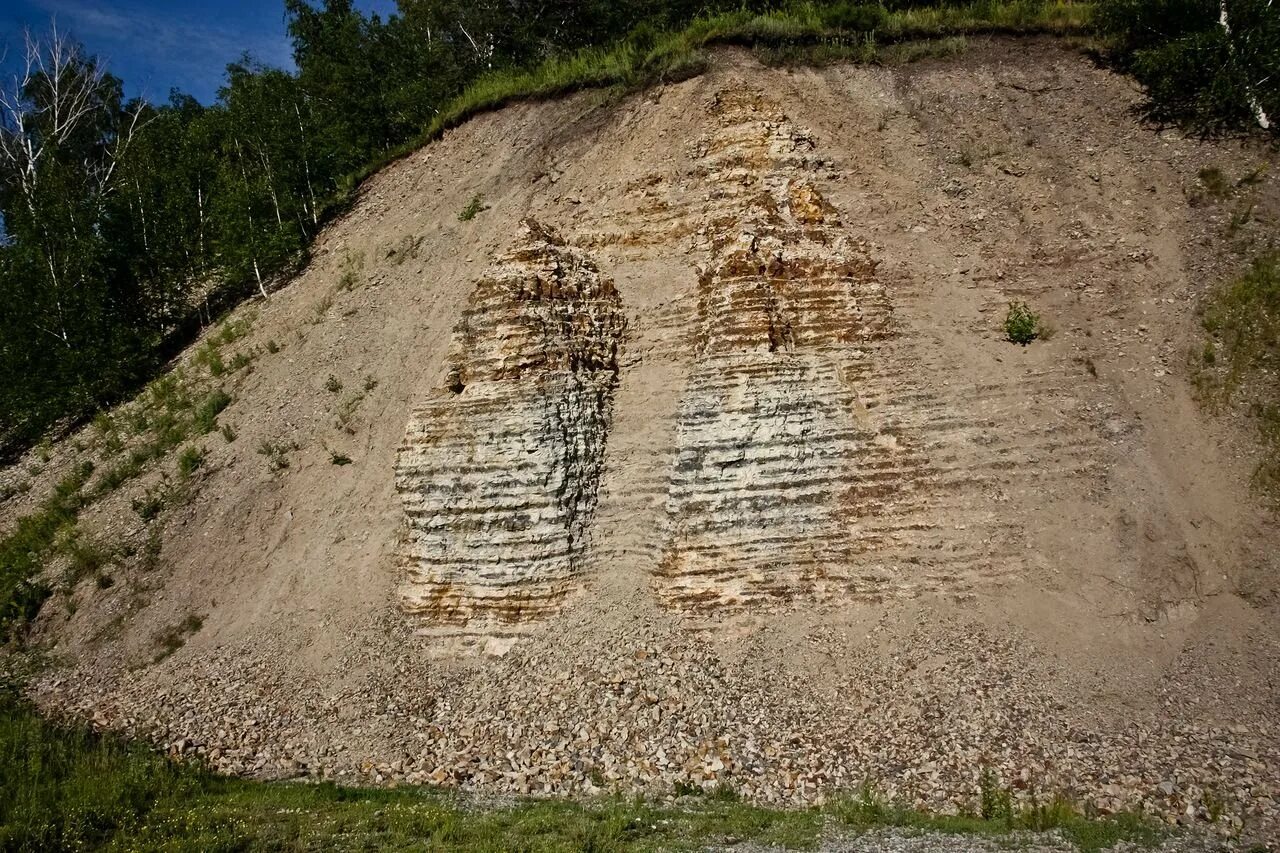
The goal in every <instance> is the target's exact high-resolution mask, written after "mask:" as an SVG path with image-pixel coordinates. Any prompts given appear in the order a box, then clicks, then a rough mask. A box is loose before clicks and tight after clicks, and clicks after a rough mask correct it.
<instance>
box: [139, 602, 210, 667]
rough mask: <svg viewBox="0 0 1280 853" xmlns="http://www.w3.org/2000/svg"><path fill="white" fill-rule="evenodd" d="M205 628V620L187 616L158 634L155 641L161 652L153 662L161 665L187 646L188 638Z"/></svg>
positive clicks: (157, 653)
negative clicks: (161, 662)
mask: <svg viewBox="0 0 1280 853" xmlns="http://www.w3.org/2000/svg"><path fill="white" fill-rule="evenodd" d="M203 627H204V618H203V617H201V616H197V615H195V614H194V613H193V614H190V615H188V616H186V617H185V618H184V619H183V620H182V621H181V622H178V623H177V624H175V625H170V626H168V627H167V628H165V629H163V630H162V631H160V632H159V633H157V634H156V635H155V637H154V638H153V639H154V641H155V644H156V646H157V647H158V649H159V650H158V651H157V652H156V655H155V657H154V658H152V662H153V663H160V661H162V660H164V659H165V658H167V657H169V656H170V655H171V654H173V653H174V652H176V651H177V650H178V649H180V648H182V647H183V646H185V645H186V644H187V640H188V638H190V637H191V636H192V635H193V634H195V633H196V632H197V631H199V630H200V629H201V628H203Z"/></svg>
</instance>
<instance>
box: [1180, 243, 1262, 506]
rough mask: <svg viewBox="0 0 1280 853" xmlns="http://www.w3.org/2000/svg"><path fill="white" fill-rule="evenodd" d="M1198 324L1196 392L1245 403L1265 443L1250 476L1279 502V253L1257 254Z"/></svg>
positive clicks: (1221, 401) (1218, 402)
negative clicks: (1203, 335) (1202, 336)
mask: <svg viewBox="0 0 1280 853" xmlns="http://www.w3.org/2000/svg"><path fill="white" fill-rule="evenodd" d="M1204 328H1205V331H1206V332H1207V333H1208V334H1209V336H1210V339H1209V340H1208V341H1206V342H1205V345H1204V348H1203V350H1202V351H1201V353H1200V355H1199V359H1200V361H1201V365H1200V367H1199V369H1198V370H1197V372H1196V379H1197V384H1198V385H1199V387H1200V391H1201V394H1202V396H1203V397H1204V398H1205V399H1206V401H1207V402H1209V403H1210V404H1211V405H1214V406H1224V405H1233V404H1237V403H1239V404H1242V405H1244V406H1245V407H1246V409H1247V411H1248V413H1249V415H1250V416H1251V417H1252V418H1253V419H1254V421H1255V422H1256V423H1257V425H1258V430H1259V432H1260V434H1261V436H1262V441H1263V444H1264V447H1265V450H1264V454H1263V459H1262V461H1261V463H1260V464H1259V465H1258V468H1257V470H1256V472H1255V474H1254V481H1255V483H1256V484H1257V485H1258V487H1259V488H1260V489H1261V490H1262V491H1263V492H1265V493H1266V494H1269V495H1270V496H1272V497H1273V498H1275V499H1276V500H1278V501H1280V381H1277V377H1280V252H1277V251H1272V252H1268V253H1267V254H1264V255H1262V256H1261V257H1259V258H1258V259H1256V260H1255V261H1254V262H1253V264H1252V265H1251V266H1250V268H1249V269H1248V270H1247V271H1246V272H1245V273H1244V274H1243V275H1241V276H1240V277H1239V278H1237V279H1235V280H1234V281H1232V282H1229V283H1228V284H1226V285H1224V286H1222V287H1220V288H1218V289H1217V290H1216V291H1215V292H1214V293H1213V294H1212V295H1211V296H1210V297H1209V301H1208V303H1207V304H1206V307H1205V311H1204Z"/></svg>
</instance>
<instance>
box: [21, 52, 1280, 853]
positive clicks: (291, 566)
mask: <svg viewBox="0 0 1280 853" xmlns="http://www.w3.org/2000/svg"><path fill="white" fill-rule="evenodd" d="M1138 97H1139V96H1138V93H1137V92H1136V91H1135V90H1134V88H1133V86H1132V84H1131V83H1130V82H1128V81H1126V80H1125V79H1123V78H1120V77H1117V76H1115V75H1112V74H1110V73H1108V72H1106V71H1103V70H1099V69H1097V68H1095V67H1093V66H1092V65H1091V64H1090V63H1089V62H1088V61H1087V60H1086V59H1085V58H1083V57H1082V56H1080V55H1079V54H1077V53H1074V52H1071V51H1068V50H1065V49H1063V48H1060V47H1058V46H1056V45H1054V44H1051V43H1038V42H1020V43H1008V42H994V43H991V44H987V45H974V46H973V47H972V48H971V50H970V52H969V53H968V54H967V55H964V56H962V57H959V58H955V59H949V60H928V61H924V62H920V63H918V64H915V65H911V66H904V67H898V68H866V67H834V68H827V69H821V70H797V71H783V70H768V69H764V68H761V67H760V66H758V65H757V64H756V63H755V62H754V60H752V59H750V58H749V57H747V56H745V55H738V54H725V55H723V56H721V57H720V58H719V60H718V61H717V63H716V67H715V70H713V71H712V72H709V73H707V74H706V75H704V76H702V77H699V78H696V79H693V80H689V81H687V82H683V83H679V84H675V85H670V86H665V87H661V88H658V89H654V90H652V91H649V92H647V93H645V94H643V95H637V96H633V97H629V98H626V99H624V100H622V101H620V102H602V101H601V100H600V98H599V97H598V96H595V95H591V94H587V95H581V96H578V97H574V98H570V99H567V100H564V101H561V102H557V103H549V104H538V105H525V106H516V107H512V108H508V109H506V110H504V111H502V112H500V113H497V114H493V115H488V116H484V117H482V118H478V119H476V120H473V121H472V122H470V123H468V124H467V125H466V126H464V127H463V128H461V129H459V130H457V131H455V132H453V133H451V134H449V135H448V136H447V137H446V138H445V139H444V140H443V141H441V142H439V143H437V144H433V145H431V146H429V147H428V148H426V149H424V150H422V151H420V152H418V153H416V154H414V155H412V156H410V157H408V158H406V159H405V160H403V161H401V162H399V163H397V164H395V165H394V166H392V167H390V168H388V169H386V170H385V171H384V172H382V173H381V174H379V175H378V176H377V177H375V178H374V179H372V180H371V181H370V182H369V183H368V184H367V185H366V187H365V189H364V191H363V197H362V199H361V201H360V202H359V204H358V205H357V206H356V207H355V209H354V210H352V212H351V213H350V214H349V215H348V216H346V217H345V219H344V220H343V221H341V222H338V223H337V224H335V225H333V226H332V227H331V228H329V229H328V230H327V232H326V233H325V234H324V235H323V237H322V238H321V239H320V241H319V242H318V244H317V246H316V251H315V256H314V259H313V261H312V262H311V264H310V265H309V266H308V268H307V269H306V270H305V271H304V272H303V273H302V274H301V275H300V276H298V277H297V279H296V280H294V281H292V282H291V283H289V284H288V286H286V287H284V288H282V289H281V290H280V291H279V292H277V293H276V294H274V295H273V297H272V298H271V300H270V301H269V302H267V303H260V304H257V305H255V306H252V307H249V308H245V309H242V311H252V312H253V313H254V317H255V319H254V324H253V329H252V332H251V333H250V335H249V337H248V338H246V339H245V340H244V341H243V342H242V344H240V346H243V347H245V348H251V347H255V346H256V347H260V348H263V349H264V350H265V349H266V348H267V346H268V342H272V344H273V346H272V347H271V348H272V349H276V350H278V351H277V352H265V351H264V352H263V354H262V355H261V356H260V357H259V358H258V359H257V360H256V361H255V362H254V365H253V369H252V371H251V372H249V373H247V374H240V376H239V378H237V379H235V380H234V387H233V388H232V393H233V396H234V398H235V402H234V403H233V404H232V405H231V407H230V408H229V409H228V410H227V411H226V412H225V413H224V414H223V416H222V421H223V423H226V424H229V425H231V426H233V428H234V432H235V433H236V439H235V440H234V441H232V442H225V441H224V440H223V439H222V438H221V437H219V436H217V435H216V434H215V435H213V436H210V437H209V439H208V440H207V441H206V442H205V444H206V446H207V450H208V455H207V460H206V462H205V464H204V467H203V468H202V469H201V471H200V472H199V473H198V474H197V475H196V476H197V483H196V489H195V493H194V496H193V497H192V499H191V500H190V501H189V503H187V504H186V505H185V506H181V507H178V508H175V509H172V510H170V511H169V512H168V514H167V515H166V516H164V517H163V518H162V519H161V520H159V521H156V522H151V524H152V526H158V525H160V524H163V525H164V528H163V529H164V533H163V548H162V550H161V552H160V557H159V566H158V568H154V569H151V570H150V571H149V572H143V571H142V570H140V569H139V570H135V571H125V570H121V572H120V577H119V578H118V580H117V583H116V584H115V585H114V586H112V587H111V588H110V589H105V590H104V589H99V588H98V587H97V586H95V585H94V584H92V583H86V584H85V585H84V586H82V587H81V588H80V589H78V590H77V591H76V592H75V593H74V601H75V604H76V607H75V609H74V613H73V615H67V613H68V608H66V607H62V606H60V604H59V603H58V602H53V603H51V604H50V605H48V607H47V608H46V613H45V618H44V620H43V625H42V629H41V631H42V636H43V637H44V638H45V639H46V640H47V641H48V642H49V643H50V644H51V647H52V652H53V654H54V656H55V658H56V659H58V660H60V661H62V662H63V663H64V666H62V667H60V668H58V669H56V670H55V671H53V672H51V673H50V674H49V675H48V676H46V677H45V678H44V680H43V681H42V683H41V685H40V687H39V691H38V692H39V696H40V698H41V700H42V701H43V702H44V703H46V704H47V705H49V706H50V707H59V708H65V709H70V710H73V711H75V712H77V713H80V714H83V715H84V716H86V717H91V718H93V719H95V720H97V721H98V722H99V723H100V724H103V725H108V726H112V727H119V728H126V729H129V730H133V731H140V732H145V733H147V734H149V735H151V736H153V737H156V738H157V739H160V740H163V741H164V742H167V743H178V746H177V748H179V749H192V750H196V751H199V752H201V753H204V754H205V755H207V756H208V757H209V758H210V759H211V760H212V761H213V762H214V763H215V764H216V765H218V766H220V767H222V768H224V769H227V770H229V771H233V772H248V773H254V774H258V775H263V776H280V775H294V774H304V773H305V774H311V775H323V776H327V777H337V778H347V779H352V778H361V779H365V780H375V781H385V780H403V779H407V780H410V781H415V782H423V781H429V782H436V783H441V784H446V785H456V786H460V787H462V788H466V789H475V790H482V791H522V792H523V791H531V792H550V793H573V792H584V791H587V792H589V791H594V790H599V789H602V788H603V789H613V788H622V789H628V790H629V789H642V790H649V791H669V790H670V789H671V788H672V786H673V785H674V784H676V783H677V782H684V783H690V784H695V785H700V786H713V785H717V784H726V785H731V786H733V787H734V788H736V789H737V790H739V791H741V792H742V793H743V794H745V795H747V796H749V797H753V798H757V799H761V800H767V801H775V802H788V803H805V802H812V801H814V800H817V799H820V798H822V797H824V796H829V795H831V794H832V793H833V792H836V791H839V790H848V789H852V788H856V787H857V786H859V785H860V784H862V783H863V782H864V781H866V780H871V781H873V782H875V783H876V784H877V785H878V786H879V787H880V788H881V789H882V790H883V791H884V792H885V793H887V794H889V795H893V796H900V797H903V798H905V799H907V800H910V801H916V802H919V803H921V804H926V805H929V806H932V807H938V808H971V807H972V806H973V804H974V796H975V792H976V790H977V780H978V777H979V774H980V772H981V770H982V768H983V767H985V766H990V767H991V768H993V769H994V770H995V771H996V772H997V773H998V774H999V775H1000V777H1001V779H1002V780H1003V782H1005V783H1007V784H1011V785H1013V786H1014V788H1015V789H1016V790H1017V791H1019V792H1021V794H1020V795H1025V794H1026V793H1027V792H1028V791H1030V790H1031V789H1033V788H1038V789H1039V790H1041V791H1055V792H1062V793H1065V794H1068V795H1070V796H1073V797H1075V798H1077V799H1079V800H1080V801H1082V802H1084V803H1087V804H1089V805H1091V806H1095V807H1097V808H1099V809H1101V810H1104V811H1106V810H1115V809H1119V808H1134V807H1143V808H1146V809H1148V810H1152V811H1155V812H1157V813H1159V814H1161V815H1163V816H1166V817H1168V818H1169V819H1174V818H1176V817H1182V818H1183V819H1193V818H1196V817H1199V818H1205V817H1207V816H1209V815H1210V813H1212V814H1215V815H1216V814H1217V813H1218V812H1219V811H1220V810H1221V811H1223V812H1225V814H1226V815H1227V816H1228V818H1229V819H1228V821H1227V822H1226V824H1225V825H1232V826H1239V822H1240V821H1241V820H1243V822H1244V825H1245V832H1246V834H1247V835H1252V836H1254V837H1267V836H1268V835H1269V834H1270V833H1274V832H1280V823H1277V809H1278V808H1280V806H1278V805H1277V802H1276V799H1275V798H1276V797H1277V796H1280V791H1278V790H1277V789H1278V788H1280V785H1278V784H1277V780H1278V779H1280V751H1278V744H1280V732H1278V731H1277V729H1276V723H1277V715H1278V713H1280V712H1278V709H1280V703H1278V702H1280V669H1278V668H1280V663H1278V661H1280V654H1278V652H1280V628H1278V627H1277V621H1276V615H1277V610H1276V605H1275V601H1276V599H1275V593H1276V579H1277V578H1278V577H1280V548H1278V547H1277V545H1278V544H1280V543H1278V541H1277V540H1278V538H1280V537H1277V531H1276V525H1275V520H1274V516H1273V515H1268V514H1267V512H1266V510H1265V509H1264V507H1263V506H1262V505H1261V503H1260V501H1259V499H1258V498H1257V496H1256V495H1253V494H1251V493H1250V491H1249V486H1248V482H1249V476H1250V472H1251V470H1252V465H1253V462H1254V461H1253V459H1252V458H1251V455H1250V454H1251V453H1252V452H1253V450H1252V445H1251V444H1250V441H1249V435H1248V433H1247V432H1243V431H1236V429H1235V428H1234V427H1233V426H1231V425H1230V424H1229V423H1227V422H1224V421H1216V420H1214V419H1212V418H1210V417H1209V416H1207V415H1206V414H1204V413H1203V412H1202V410H1201V408H1200V407H1199V405H1198V404H1197V403H1196V402H1195V400H1194V398H1193V393H1192V386H1191V383H1190V382H1189V381H1188V378H1187V375H1186V374H1187V352H1188V349H1189V348H1191V347H1194V346H1196V344H1197V342H1198V341H1197V320H1196V317H1195V312H1194V308H1195V305H1196V304H1197V301H1198V299H1199V298H1200V296H1201V295H1202V294H1203V293H1204V291H1205V290H1206V288H1208V287H1209V286H1210V285H1211V284H1213V283H1214V282H1216V281H1217V280H1219V278H1220V277H1221V276H1222V275H1224V274H1226V273H1228V272H1230V271H1231V270H1232V269H1233V268H1234V267H1235V266H1238V265H1239V263H1240V257H1241V255H1237V254H1234V253H1233V252H1234V249H1235V244H1231V243H1229V242H1228V241H1227V240H1225V239H1224V238H1223V237H1222V236H1221V234H1222V230H1223V228H1224V227H1225V226H1221V225H1220V223H1221V221H1222V220H1223V219H1224V218H1225V217H1226V216H1227V215H1228V214H1227V213H1226V212H1223V211H1219V210H1216V209H1212V210H1206V209H1204V208H1197V207H1193V206H1192V205H1191V204H1189V201H1188V196H1189V194H1191V193H1193V192H1194V190H1195V187H1196V175H1197V172H1198V170H1199V169H1201V168H1203V167H1205V166H1209V165H1212V166H1216V167H1219V168H1221V169H1222V170H1223V171H1224V172H1226V173H1227V174H1230V175H1243V174H1245V173H1246V172H1249V171H1251V170H1253V169H1255V168H1256V167H1257V166H1258V165H1259V164H1260V163H1261V162H1262V161H1263V159H1265V157H1266V156H1268V155H1266V154H1265V153H1263V152H1260V151H1256V150H1251V149H1249V148H1247V147H1244V148H1242V147H1240V146H1238V145H1230V144H1223V145H1206V144H1201V143H1198V142H1196V141H1193V140H1188V139H1185V138H1183V137H1181V136H1180V135H1178V134H1176V133H1171V132H1164V133H1159V132H1157V131H1156V130H1154V129H1152V128H1149V127H1146V126H1143V125H1142V124H1141V123H1140V122H1138V121H1137V120H1136V119H1135V118H1134V116H1133V113H1132V112H1131V110H1132V107H1133V106H1134V105H1135V103H1136V102H1137V100H1138ZM1256 192H1257V193H1258V194H1259V197H1260V198H1262V199H1263V201H1262V203H1261V204H1260V206H1259V207H1258V208H1257V211H1258V213H1257V215H1256V216H1255V218H1254V221H1253V222H1251V223H1248V224H1246V225H1245V226H1244V229H1245V230H1244V231H1243V232H1241V233H1240V234H1237V235H1235V238H1234V239H1236V240H1237V241H1242V240H1246V239H1247V238H1248V237H1249V235H1250V234H1251V233H1253V232H1252V231H1250V230H1249V229H1260V228H1265V227H1268V226H1267V216H1270V215H1273V213H1268V211H1273V209H1274V199H1275V197H1276V195H1277V190H1276V178H1275V177H1274V176H1272V177H1269V178H1267V179H1266V182H1264V184H1263V185H1262V186H1261V188H1260V189H1258V190H1256ZM477 193H480V194H482V195H483V198H484V200H485V202H486V203H487V204H488V205H489V206H490V207H489V209H488V210H485V211H483V212H481V213H480V214H479V215H478V216H476V217H475V218H474V219H473V220H471V221H467V222H463V221H459V219H458V212H459V211H460V210H462V209H463V208H464V206H466V204H467V202H468V200H469V199H471V198H472V197H473V196H474V195H475V194H477ZM1268 205H1271V206H1270V207H1269V206H1268ZM529 218H531V219H532V220H534V222H533V223H532V224H529V225H522V224H521V223H522V222H523V221H524V220H526V219H529ZM1271 227H1273V224H1272V226H1271ZM347 270H356V271H357V275H356V277H355V278H356V284H355V286H354V287H350V288H349V289H347V288H342V287H339V286H338V285H339V283H340V281H341V280H342V278H343V275H344V271H347ZM347 284H351V279H350V278H348V280H347ZM1011 299H1022V300H1026V301H1027V302H1028V303H1029V304H1030V305H1031V306H1033V307H1034V308H1035V309H1037V310H1039V311H1041V312H1042V313H1043V314H1044V315H1045V316H1046V317H1047V318H1048V319H1049V320H1050V321H1051V322H1052V324H1053V325H1054V326H1055V327H1056V334H1054V335H1053V336H1052V338H1051V339H1049V340H1044V341H1039V342H1036V343H1035V344H1034V345H1032V346H1030V347H1027V348H1022V347H1018V346H1014V345H1012V344H1010V343H1008V342H1006V341H1004V340H1002V329H1001V325H1002V321H1003V318H1004V314H1005V309H1006V306H1007V304H1008V302H1009V301H1010V300H1011ZM331 376H332V377H334V378H335V379H336V382H330V381H329V379H330V377H331ZM339 384H340V385H341V389H340V390H334V389H335V388H337V386H338V385H339ZM326 386H327V387H326ZM406 436H407V437H406ZM264 443H268V444H272V445H275V446H276V448H277V451H276V453H275V456H276V458H277V459H278V460H282V461H286V462H287V467H281V465H279V464H276V465H272V464H271V462H270V458H269V455H270V454H265V453H263V452H260V451H263V450H266V449H267V448H265V447H264ZM295 446H296V449H294V448H295ZM86 452H93V451H92V448H90V450H88V451H86ZM335 454H337V455H338V456H345V457H349V458H350V460H351V463H352V464H350V465H336V464H333V459H334V455H335ZM54 467H55V469H56V465H55V466H54ZM273 469H274V470H273ZM49 476H52V475H51V474H50V475H49ZM155 476H158V475H155ZM154 480H155V478H154V476H153V477H152V478H151V479H150V480H144V481H142V482H139V483H137V484H135V485H132V486H130V487H127V488H125V489H122V490H121V491H120V492H119V493H117V494H116V495H114V496H112V497H111V498H109V499H108V500H106V501H104V502H102V503H101V504H99V505H98V506H97V507H95V508H94V509H93V510H92V511H91V512H90V513H88V514H87V515H86V524H88V525H91V526H92V525H96V526H97V528H99V529H101V530H103V531H110V532H111V535H114V536H119V537H124V538H133V539H135V540H140V539H142V538H145V536H146V523H144V522H143V521H142V520H141V519H140V518H139V517H138V514H137V513H135V512H134V511H133V510H132V509H131V508H130V503H131V501H132V500H133V498H135V497H137V496H138V495H139V494H140V493H141V490H143V489H144V488H145V487H146V486H147V485H148V484H153V483H154ZM398 487H399V489H400V491H399V492H398V491H397V488H398ZM35 491H36V492H37V493H38V491H39V490H38V489H37V490H35ZM21 503H22V502H21V501H20V500H16V499H15V500H14V501H11V502H10V504H9V505H8V506H6V507H5V508H4V511H5V512H6V513H7V514H10V515H12V514H13V513H15V512H16V511H17V508H18V507H19V506H20V504H21ZM406 510H408V514H406ZM104 535H105V534H104ZM192 614H194V615H198V616H200V617H202V619H203V622H202V627H201V628H200V630H198V631H197V632H195V633H194V634H193V635H192V636H190V637H189V638H188V639H187V641H186V644H185V646H183V647H182V648H180V649H179V650H178V651H176V653H174V654H172V655H171V656H169V657H167V658H164V659H162V660H161V661H160V662H159V663H153V660H154V659H155V658H156V657H157V637H158V636H159V637H162V636H163V635H164V634H165V632H166V630H167V629H168V628H169V626H173V625H176V624H179V623H181V621H182V620H183V619H184V617H186V616H188V615H192ZM188 628H190V623H189V626H188ZM179 742H180V743H179Z"/></svg>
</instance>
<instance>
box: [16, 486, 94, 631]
mask: <svg viewBox="0 0 1280 853" xmlns="http://www.w3.org/2000/svg"><path fill="white" fill-rule="evenodd" d="M91 476H93V465H92V464H90V463H88V462H85V463H83V464H81V465H80V466H78V467H77V468H76V469H75V470H74V471H72V472H71V473H70V474H68V475H67V476H66V477H64V478H63V479H62V481H61V482H59V483H58V485H57V486H55V487H54V490H53V494H51V495H50V496H49V497H48V498H46V499H45V501H44V503H43V504H41V506H40V508H39V509H38V510H36V511H35V512H33V513H32V514H31V515H28V516H26V517H25V518H23V519H21V520H20V521H19V522H18V524H17V526H16V527H15V528H14V529H13V531H12V532H11V533H10V534H9V535H8V536H6V537H4V539H0V641H3V642H5V643H9V642H13V641H14V640H15V639H17V638H18V636H19V635H20V633H21V632H22V630H23V629H24V628H25V627H26V625H27V624H28V623H30V621H31V620H32V619H34V618H35V616H36V614H37V613H39V612H40V607H41V605H43V604H44V602H45V600H46V599H48V597H49V596H50V594H52V590H51V589H50V588H49V586H48V584H47V583H46V582H45V581H44V580H42V579H41V577H40V574H41V571H42V569H43V568H44V559H45V557H46V555H47V554H48V553H49V552H50V551H52V550H53V548H54V546H55V544H56V543H57V541H58V537H59V535H64V536H65V535H69V534H68V531H70V530H71V529H72V528H73V527H74V525H75V523H76V518H77V517H78V516H79V514H80V510H81V509H82V508H83V507H84V505H85V500H86V498H85V494H84V486H85V484H86V483H87V482H88V481H89V478H90V477H91Z"/></svg>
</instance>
